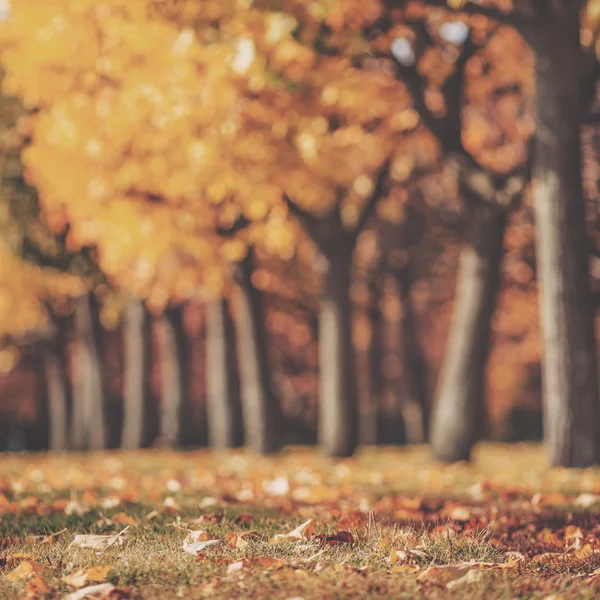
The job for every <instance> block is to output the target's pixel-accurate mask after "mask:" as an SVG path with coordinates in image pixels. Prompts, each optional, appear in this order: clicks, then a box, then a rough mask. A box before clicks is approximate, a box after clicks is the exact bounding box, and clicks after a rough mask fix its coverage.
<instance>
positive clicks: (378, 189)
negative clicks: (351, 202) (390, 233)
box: [352, 158, 392, 240]
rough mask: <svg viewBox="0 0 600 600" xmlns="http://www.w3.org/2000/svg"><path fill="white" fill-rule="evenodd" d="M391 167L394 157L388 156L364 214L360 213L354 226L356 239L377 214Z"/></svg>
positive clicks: (353, 233)
mask: <svg viewBox="0 0 600 600" xmlns="http://www.w3.org/2000/svg"><path fill="white" fill-rule="evenodd" d="M391 167H392V159H391V158H388V160H386V161H385V163H384V164H383V167H382V168H381V169H380V171H379V174H378V175H377V181H376V183H375V189H374V190H373V193H372V194H371V197H370V198H369V200H368V202H367V204H366V206H365V208H364V210H363V212H362V214H361V215H360V217H359V219H358V222H357V224H356V227H355V228H354V231H353V232H352V235H353V238H354V239H355V240H356V238H357V237H358V236H359V235H360V233H361V232H362V231H363V229H364V228H365V226H366V224H367V223H368V221H369V219H370V218H371V217H372V216H373V215H374V214H375V209H376V208H377V204H378V202H379V200H381V197H382V196H383V187H384V185H385V182H386V180H387V178H388V177H389V174H390V169H391Z"/></svg>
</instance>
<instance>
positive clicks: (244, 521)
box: [235, 513, 254, 525]
mask: <svg viewBox="0 0 600 600" xmlns="http://www.w3.org/2000/svg"><path fill="white" fill-rule="evenodd" d="M235 522H236V523H237V524H238V525H252V523H254V517H253V516H252V515H251V514H250V513H240V514H239V515H238V516H237V518H236V520H235Z"/></svg>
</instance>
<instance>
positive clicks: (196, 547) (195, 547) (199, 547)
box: [183, 540, 222, 554]
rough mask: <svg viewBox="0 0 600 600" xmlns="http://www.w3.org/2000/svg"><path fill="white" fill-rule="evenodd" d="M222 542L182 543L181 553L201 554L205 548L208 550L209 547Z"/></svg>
mask: <svg viewBox="0 0 600 600" xmlns="http://www.w3.org/2000/svg"><path fill="white" fill-rule="evenodd" d="M221 542H222V540H206V541H204V542H183V551H184V552H187V553H188V554H197V553H198V552H202V551H203V550H206V548H210V547H211V546H216V545H217V544H220V543H221Z"/></svg>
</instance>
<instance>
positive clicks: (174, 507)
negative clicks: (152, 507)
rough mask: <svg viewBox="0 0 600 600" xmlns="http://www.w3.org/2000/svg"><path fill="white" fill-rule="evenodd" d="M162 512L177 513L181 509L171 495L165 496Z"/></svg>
mask: <svg viewBox="0 0 600 600" xmlns="http://www.w3.org/2000/svg"><path fill="white" fill-rule="evenodd" d="M162 509H163V512H165V513H167V514H177V513H178V512H179V511H180V510H181V509H180V508H179V504H177V501H176V500H175V498H173V497H172V496H167V497H166V498H165V500H164V502H163V505H162Z"/></svg>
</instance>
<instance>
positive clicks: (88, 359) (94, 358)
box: [72, 293, 106, 450]
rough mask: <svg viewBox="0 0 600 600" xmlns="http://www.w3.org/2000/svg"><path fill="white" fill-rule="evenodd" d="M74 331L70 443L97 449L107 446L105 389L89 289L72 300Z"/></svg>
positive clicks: (80, 447) (96, 310)
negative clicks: (73, 380) (73, 301)
mask: <svg viewBox="0 0 600 600" xmlns="http://www.w3.org/2000/svg"><path fill="white" fill-rule="evenodd" d="M75 331H76V338H77V353H76V357H75V362H76V365H75V366H76V369H75V387H74V401H73V421H72V443H73V447H74V448H75V449H77V450H99V449H103V448H105V447H106V392H105V389H104V377H103V369H102V364H101V360H100V357H101V355H102V353H101V351H100V325H99V321H98V306H97V303H96V299H95V298H94V296H93V294H91V293H90V294H88V295H86V296H82V297H80V298H77V299H76V300H75Z"/></svg>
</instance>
